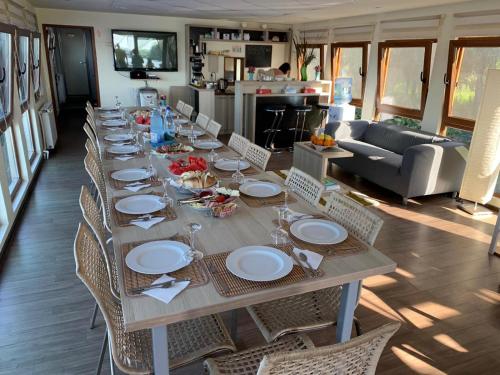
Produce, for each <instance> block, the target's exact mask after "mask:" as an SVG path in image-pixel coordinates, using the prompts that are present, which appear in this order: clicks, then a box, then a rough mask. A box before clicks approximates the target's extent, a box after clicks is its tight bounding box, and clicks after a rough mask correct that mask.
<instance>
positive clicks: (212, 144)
mask: <svg viewBox="0 0 500 375" xmlns="http://www.w3.org/2000/svg"><path fill="white" fill-rule="evenodd" d="M222 146H224V145H223V144H222V143H221V142H219V141H197V142H195V144H194V147H196V148H199V149H200V150H212V149H215V148H221V147H222Z"/></svg>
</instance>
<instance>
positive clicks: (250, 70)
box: [248, 66, 255, 81]
mask: <svg viewBox="0 0 500 375" xmlns="http://www.w3.org/2000/svg"><path fill="white" fill-rule="evenodd" d="M254 74H255V66H249V67H248V79H249V80H250V81H253V75H254Z"/></svg>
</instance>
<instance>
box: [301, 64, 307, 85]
mask: <svg viewBox="0 0 500 375" xmlns="http://www.w3.org/2000/svg"><path fill="white" fill-rule="evenodd" d="M300 80H301V81H307V65H302V66H301V67H300Z"/></svg>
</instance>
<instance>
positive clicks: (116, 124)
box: [102, 119, 127, 128]
mask: <svg viewBox="0 0 500 375" xmlns="http://www.w3.org/2000/svg"><path fill="white" fill-rule="evenodd" d="M125 125H127V121H125V120H122V119H111V120H104V121H103V122H102V126H106V127H109V128H114V127H120V126H125Z"/></svg>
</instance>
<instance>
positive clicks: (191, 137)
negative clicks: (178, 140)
mask: <svg viewBox="0 0 500 375" xmlns="http://www.w3.org/2000/svg"><path fill="white" fill-rule="evenodd" d="M196 138H198V137H197V136H196V134H194V124H191V133H189V137H188V139H189V142H191V144H192V145H194V144H195V142H196Z"/></svg>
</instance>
